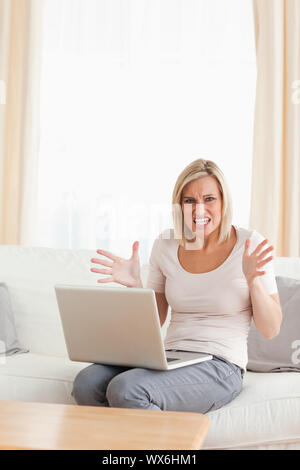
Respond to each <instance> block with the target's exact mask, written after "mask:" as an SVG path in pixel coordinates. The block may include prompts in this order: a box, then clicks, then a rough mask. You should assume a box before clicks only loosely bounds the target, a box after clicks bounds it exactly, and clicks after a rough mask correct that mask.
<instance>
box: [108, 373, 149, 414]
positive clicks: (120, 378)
mask: <svg viewBox="0 0 300 470" xmlns="http://www.w3.org/2000/svg"><path fill="white" fill-rule="evenodd" d="M106 398H107V401H108V403H109V405H110V406H112V407H116V408H144V409H146V408H148V407H149V403H150V401H151V400H150V396H149V394H148V392H147V390H146V388H145V386H144V384H143V383H142V382H140V381H136V380H134V374H133V373H132V372H130V373H123V374H119V375H117V376H115V377H114V378H113V379H112V380H111V381H110V382H109V384H108V387H107V390H106Z"/></svg>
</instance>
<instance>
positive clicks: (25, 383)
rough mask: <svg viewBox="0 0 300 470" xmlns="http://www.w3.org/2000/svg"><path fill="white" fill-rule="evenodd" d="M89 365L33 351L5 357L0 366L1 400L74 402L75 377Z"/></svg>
mask: <svg viewBox="0 0 300 470" xmlns="http://www.w3.org/2000/svg"><path fill="white" fill-rule="evenodd" d="M87 366H89V363H86V362H72V361H70V360H69V359H67V358H62V357H54V356H53V357H49V356H42V355H39V354H33V353H30V352H29V353H28V354H20V355H14V356H9V357H5V363H3V364H2V365H1V367H0V400H13V401H29V402H35V401H36V402H43V403H65V404H68V403H70V404H75V403H76V402H75V400H74V398H73V397H72V395H71V391H72V388H73V381H74V379H75V376H76V375H77V374H78V373H79V371H80V370H81V369H83V368H85V367H87Z"/></svg>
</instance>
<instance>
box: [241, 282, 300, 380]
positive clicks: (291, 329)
mask: <svg viewBox="0 0 300 470" xmlns="http://www.w3.org/2000/svg"><path fill="white" fill-rule="evenodd" d="M276 282H277V287H278V293H279V298H280V303H281V308H282V317H283V318H282V324H281V328H280V333H279V335H277V336H276V337H275V338H273V339H271V340H269V339H266V338H264V337H263V335H262V334H261V333H260V332H259V331H258V329H257V328H256V327H255V324H254V322H253V321H252V324H251V328H250V331H249V336H248V364H247V369H248V370H252V371H257V372H271V371H272V372H275V371H276V372H281V371H288V370H295V371H296V370H297V371H299V372H300V280H297V279H293V278H289V277H285V276H276ZM299 380H300V377H299Z"/></svg>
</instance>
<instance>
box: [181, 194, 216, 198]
mask: <svg viewBox="0 0 300 470" xmlns="http://www.w3.org/2000/svg"><path fill="white" fill-rule="evenodd" d="M207 196H214V194H204V196H203V197H207ZM187 197H189V198H191V199H194V197H193V196H183V199H185V198H187Z"/></svg>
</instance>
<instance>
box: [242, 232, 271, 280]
mask: <svg viewBox="0 0 300 470" xmlns="http://www.w3.org/2000/svg"><path fill="white" fill-rule="evenodd" d="M266 243H268V240H267V239H265V240H263V241H262V242H261V243H259V244H258V245H257V247H256V248H255V250H254V251H253V253H251V254H250V253H249V246H250V239H249V238H247V240H246V242H245V250H244V254H243V272H244V276H245V278H246V280H247V282H248V286H249V287H250V286H251V285H252V283H253V281H254V279H255V278H256V277H257V276H263V275H264V274H266V271H258V269H259V268H262V267H263V266H264V265H265V264H266V263H269V262H270V261H271V260H272V259H273V256H269V257H268V258H266V259H264V257H265V256H266V254H267V253H269V252H270V251H272V250H274V247H273V246H270V247H269V248H267V249H266V250H264V251H262V252H261V253H260V251H261V249H262V248H263V246H264V245H265V244H266Z"/></svg>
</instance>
